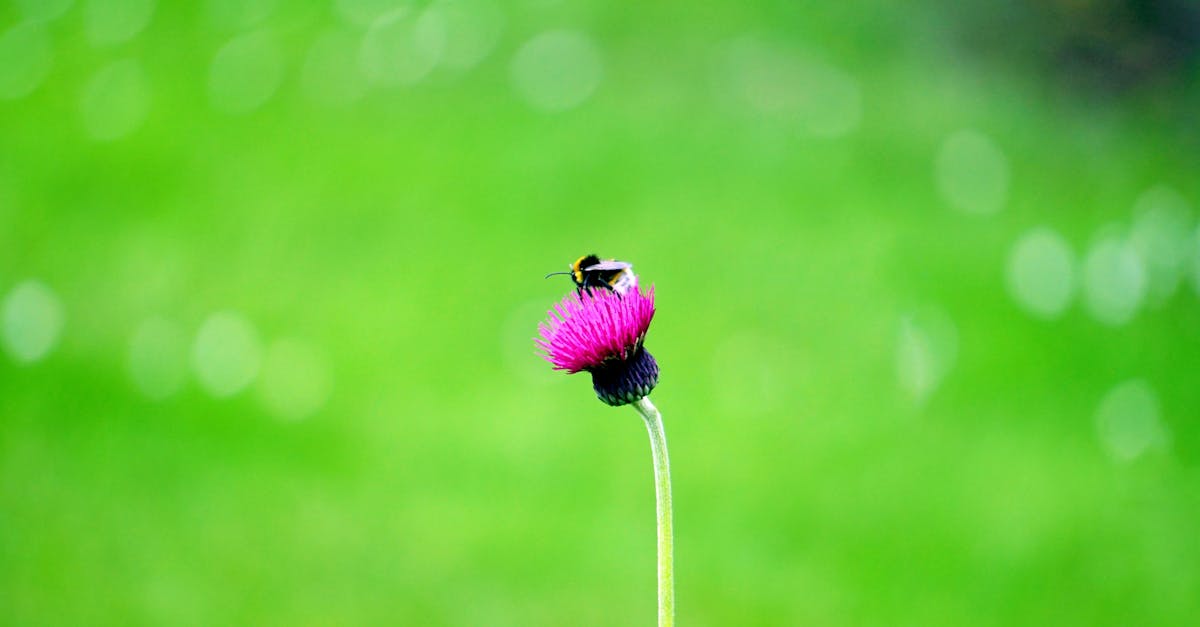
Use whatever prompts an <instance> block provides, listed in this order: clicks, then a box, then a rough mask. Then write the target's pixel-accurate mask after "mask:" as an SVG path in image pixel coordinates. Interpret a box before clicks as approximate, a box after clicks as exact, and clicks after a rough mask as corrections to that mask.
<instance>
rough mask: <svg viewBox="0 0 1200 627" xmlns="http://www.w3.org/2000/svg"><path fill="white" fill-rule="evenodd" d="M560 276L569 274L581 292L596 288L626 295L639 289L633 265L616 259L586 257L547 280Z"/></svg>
mask: <svg viewBox="0 0 1200 627" xmlns="http://www.w3.org/2000/svg"><path fill="white" fill-rule="evenodd" d="M558 274H569V275H571V280H572V281H574V282H575V286H576V288H577V289H578V290H579V291H581V292H582V291H584V290H587V289H591V288H594V287H597V288H604V289H606V290H609V291H612V292H616V293H618V294H622V295H623V294H625V293H627V292H629V290H631V289H634V288H636V287H637V275H636V274H634V273H633V264H631V263H629V262H626V261H617V260H616V259H600V258H599V257H597V256H596V255H584V256H582V257H580V258H579V259H576V260H575V262H574V263H572V264H571V265H569V266H567V270H566V271H564V272H551V273H550V274H547V275H546V278H550V277H552V276H555V275H558Z"/></svg>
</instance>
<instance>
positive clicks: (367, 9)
mask: <svg viewBox="0 0 1200 627" xmlns="http://www.w3.org/2000/svg"><path fill="white" fill-rule="evenodd" d="M333 4H334V8H335V9H337V13H338V15H340V16H341V17H342V19H344V20H346V22H348V23H350V24H352V25H354V26H360V27H364V28H365V27H367V26H370V25H371V24H373V23H374V22H375V21H376V20H378V19H379V18H381V17H383V16H384V15H388V14H403V13H406V12H408V11H409V10H411V8H412V5H413V2H412V0H334V3H333Z"/></svg>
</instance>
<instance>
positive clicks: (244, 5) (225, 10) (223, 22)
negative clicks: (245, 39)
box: [208, 0, 279, 30]
mask: <svg viewBox="0 0 1200 627" xmlns="http://www.w3.org/2000/svg"><path fill="white" fill-rule="evenodd" d="M278 2H279V0H208V19H209V21H210V22H212V23H213V25H215V26H216V27H217V28H221V29H225V30H240V29H243V28H250V27H252V26H255V25H257V24H260V23H262V22H263V20H265V19H267V18H268V17H270V16H271V13H272V12H273V11H274V10H275V5H276V4H278Z"/></svg>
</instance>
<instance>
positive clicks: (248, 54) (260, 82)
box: [208, 33, 284, 114]
mask: <svg viewBox="0 0 1200 627" xmlns="http://www.w3.org/2000/svg"><path fill="white" fill-rule="evenodd" d="M283 71H284V67H283V54H282V53H281V52H280V51H279V46H278V45H277V44H276V43H275V40H274V39H273V38H272V37H271V36H270V35H268V34H267V33H251V34H249V35H243V36H241V37H237V38H236V39H233V40H232V41H230V42H229V43H227V44H225V45H224V46H222V47H221V49H220V50H218V51H217V54H216V56H215V57H213V61H212V65H211V66H210V68H209V72H208V99H209V102H210V103H212V106H213V108H215V109H217V110H219V111H223V112H225V113H232V114H244V113H250V112H251V111H254V110H255V109H258V108H259V107H261V106H263V105H264V104H266V102H267V101H268V100H270V99H271V96H272V95H274V94H275V92H276V91H277V90H278V89H279V85H280V83H282V82H283Z"/></svg>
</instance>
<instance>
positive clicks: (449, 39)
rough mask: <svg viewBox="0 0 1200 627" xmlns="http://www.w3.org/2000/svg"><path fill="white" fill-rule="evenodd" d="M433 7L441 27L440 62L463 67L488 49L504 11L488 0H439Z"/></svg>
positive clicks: (496, 38) (500, 28)
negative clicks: (443, 47) (442, 42)
mask: <svg viewBox="0 0 1200 627" xmlns="http://www.w3.org/2000/svg"><path fill="white" fill-rule="evenodd" d="M433 8H434V9H436V10H437V11H438V13H439V14H440V15H441V18H442V21H443V24H444V29H445V50H444V51H443V53H442V65H444V66H446V67H448V68H451V69H455V70H467V69H470V68H473V67H475V66H476V65H478V64H479V62H480V61H482V60H483V59H484V58H486V57H487V56H488V54H490V53H491V52H492V49H494V48H495V47H496V43H497V42H498V41H499V40H500V33H501V32H502V31H503V29H504V14H503V13H501V11H500V7H499V6H497V5H496V3H495V2H492V1H491V0H440V1H439V2H437V3H435V4H434V5H433Z"/></svg>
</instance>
